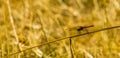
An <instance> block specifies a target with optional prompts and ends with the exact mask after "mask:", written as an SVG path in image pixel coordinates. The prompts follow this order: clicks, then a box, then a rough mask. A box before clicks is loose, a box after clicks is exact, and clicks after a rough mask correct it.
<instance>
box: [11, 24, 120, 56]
mask: <svg viewBox="0 0 120 58" xmlns="http://www.w3.org/2000/svg"><path fill="white" fill-rule="evenodd" d="M114 28H120V26H114V27H108V28H103V29H100V30H96V31H91V32H87V33H83V34H78V35H73V36H68V37H63V38H60V39H58V40H55V41H51V42H48V43H43V44H40V45H37V46H34V47H30V48H28V49H25V50H22V51H18V52H16V53H12V54H9V56H12V55H15V54H18V53H21V52H24V51H26V50H30V49H33V48H35V47H39V46H43V45H47V44H50V43H54V42H57V41H61V40H65V39H68V38H73V37H78V36H83V35H87V34H93V33H97V32H101V31H105V30H110V29H114Z"/></svg>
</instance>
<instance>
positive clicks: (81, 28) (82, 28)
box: [69, 25, 94, 31]
mask: <svg viewBox="0 0 120 58" xmlns="http://www.w3.org/2000/svg"><path fill="white" fill-rule="evenodd" d="M90 27H94V25H87V26H76V27H72V28H69V30H77V31H81V30H84V29H87V28H90Z"/></svg>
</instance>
